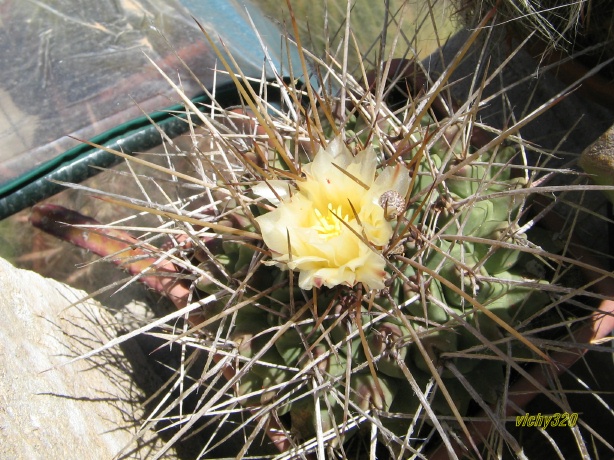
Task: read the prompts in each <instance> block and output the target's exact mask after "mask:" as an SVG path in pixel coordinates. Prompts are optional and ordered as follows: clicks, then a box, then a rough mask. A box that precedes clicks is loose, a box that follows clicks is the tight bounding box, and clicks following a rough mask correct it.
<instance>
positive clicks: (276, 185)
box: [252, 180, 294, 206]
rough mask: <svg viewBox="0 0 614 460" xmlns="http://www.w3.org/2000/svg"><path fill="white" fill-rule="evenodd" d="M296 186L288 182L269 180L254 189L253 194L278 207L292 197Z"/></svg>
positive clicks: (258, 184)
mask: <svg viewBox="0 0 614 460" xmlns="http://www.w3.org/2000/svg"><path fill="white" fill-rule="evenodd" d="M293 190H294V186H293V185H292V184H291V183H290V182H289V181H286V180H267V181H263V182H259V183H257V184H256V185H254V186H253V187H252V192H253V193H254V195H257V196H259V197H261V198H264V199H265V200H267V201H268V202H269V203H271V204H273V205H275V206H277V205H279V203H280V200H281V201H285V200H286V199H288V198H289V197H290V195H291V194H292V192H293Z"/></svg>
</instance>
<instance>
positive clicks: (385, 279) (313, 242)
mask: <svg viewBox="0 0 614 460" xmlns="http://www.w3.org/2000/svg"><path fill="white" fill-rule="evenodd" d="M353 90H354V91H355V94H353V95H352V98H353V100H354V101H355V102H354V104H346V106H347V107H351V108H349V109H348V110H347V112H345V113H343V114H341V115H339V114H337V115H335V116H334V117H333V116H331V115H330V113H328V114H327V112H326V111H327V110H330V108H331V107H333V106H335V105H337V106H338V105H339V102H340V101H337V100H336V99H335V97H336V96H335V95H327V98H328V101H327V104H328V105H326V106H319V107H317V110H316V111H315V112H308V113H307V114H306V115H303V117H302V118H299V119H297V120H295V121H294V123H293V124H288V122H287V120H278V121H275V120H274V119H266V120H265V119H264V118H263V117H259V118H260V119H258V117H256V116H254V115H253V112H245V113H243V112H234V113H233V114H232V116H233V117H237V116H240V117H241V119H242V120H243V122H244V123H245V122H247V124H248V125H249V126H251V127H252V128H253V129H252V130H250V133H251V132H256V133H257V132H262V131H263V128H262V126H261V123H263V122H266V123H269V128H270V127H271V126H275V131H274V132H272V133H271V132H269V133H267V135H266V136H264V138H263V140H261V139H257V137H256V136H254V135H253V134H247V135H245V138H244V139H242V141H243V142H237V140H236V136H235V137H229V138H228V139H227V140H225V144H223V146H222V148H223V149H224V151H223V153H221V152H220V153H219V155H221V156H222V157H223V158H226V159H227V160H228V159H232V161H234V163H231V162H230V161H229V162H228V166H229V169H228V170H226V171H224V170H218V169H216V173H217V174H219V175H220V177H224V178H226V177H230V176H233V177H234V179H232V180H230V179H226V182H225V183H223V186H222V187H221V188H220V189H219V190H217V191H215V194H214V199H216V201H215V212H209V213H208V214H209V218H208V220H203V221H202V222H201V223H200V224H201V226H202V227H203V228H204V229H207V227H208V225H210V224H209V223H210V222H211V227H209V228H210V230H209V231H210V232H211V231H212V233H211V234H210V235H209V236H207V237H199V236H198V233H196V234H195V235H196V237H195V238H194V239H195V242H196V243H197V244H195V243H194V242H192V244H191V247H192V251H193V253H192V254H193V255H192V257H193V260H194V263H193V266H194V270H193V273H194V275H195V276H194V279H195V286H196V288H197V291H196V293H197V294H198V292H200V293H201V294H200V296H201V297H206V296H211V295H213V296H215V301H214V302H212V303H209V304H208V305H207V306H206V307H204V308H203V313H202V314H203V319H204V321H203V323H202V324H204V326H202V327H200V326H199V336H200V340H203V341H204V342H205V343H206V346H207V349H209V350H213V351H214V352H215V353H223V355H224V357H225V358H224V359H226V361H227V363H228V365H229V366H233V369H234V375H233V378H232V380H231V382H232V391H233V395H234V397H233V399H232V401H233V402H234V403H235V404H239V407H242V408H244V410H247V411H249V412H251V413H254V414H259V416H260V417H264V416H266V417H269V418H270V419H273V420H276V421H278V423H279V429H280V430H282V431H283V432H284V433H285V436H286V437H287V438H288V439H290V440H291V445H293V446H295V448H296V449H299V451H302V452H305V451H309V449H310V447H308V446H312V447H311V448H315V447H313V446H316V445H320V446H323V445H326V446H328V448H333V449H334V448H338V447H339V446H341V445H342V443H343V442H346V441H351V439H352V437H353V436H355V435H356V433H361V432H364V429H363V428H364V427H365V426H369V427H371V429H375V431H376V432H378V433H379V435H380V437H381V438H383V439H386V440H388V441H389V442H388V446H389V448H390V449H393V450H395V451H396V450H398V449H401V448H402V447H403V446H404V443H405V442H406V441H405V439H409V437H411V435H412V433H413V434H414V436H415V435H417V434H418V433H420V427H422V429H423V428H424V426H426V427H429V426H430V427H433V426H434V427H435V428H436V429H437V430H443V428H442V427H441V424H439V422H438V419H439V418H440V417H452V419H456V420H457V423H459V424H461V425H462V420H463V417H464V416H466V415H467V414H468V413H469V410H470V407H471V406H472V405H475V403H476V400H477V401H479V404H482V405H484V404H486V405H488V404H494V403H495V402H496V401H497V400H498V399H499V398H500V397H501V395H502V394H503V392H504V386H505V384H506V372H508V371H509V369H510V368H513V367H514V366H518V364H517V362H520V361H522V360H523V359H524V360H526V359H532V358H535V357H538V356H542V357H543V353H542V352H541V351H540V350H539V349H537V348H536V347H535V346H534V345H533V344H532V343H531V342H530V341H528V340H527V339H525V338H524V337H523V336H522V333H521V332H518V331H522V328H523V327H524V326H525V325H526V324H527V323H528V322H529V321H531V320H532V319H533V318H534V317H536V316H538V315H539V313H540V311H541V310H542V309H543V308H544V307H546V306H547V305H548V304H549V303H550V296H549V295H548V293H547V291H548V289H547V286H548V283H547V282H546V281H543V280H540V279H537V278H536V276H535V274H531V273H530V272H529V271H528V270H527V268H526V267H527V262H528V261H529V259H531V256H528V255H526V254H524V253H523V251H522V248H523V247H528V246H529V245H530V243H529V241H528V239H527V236H526V235H525V234H524V233H523V232H522V231H521V224H520V220H521V218H522V215H523V206H524V203H525V196H526V193H524V192H523V189H524V188H525V187H526V185H527V177H525V176H523V175H522V174H521V175H517V174H515V173H514V171H515V169H514V167H513V165H514V163H515V162H517V161H518V159H517V158H516V155H517V149H515V148H514V147H512V146H504V145H501V144H497V145H496V146H495V147H493V148H490V149H479V148H478V147H475V146H472V145H470V143H468V142H467V141H466V139H468V133H467V132H466V127H465V126H464V125H463V124H461V123H460V122H457V121H453V120H452V119H450V118H439V119H436V118H434V117H431V116H429V115H425V116H423V117H422V118H421V119H420V120H417V122H416V123H415V126H414V128H413V129H408V128H407V126H408V123H404V122H403V121H402V120H399V119H398V117H396V116H395V115H394V114H393V113H392V112H391V111H390V110H389V108H388V107H387V106H386V104H381V105H380V106H379V110H380V112H379V113H378V114H377V115H376V116H374V115H373V110H372V109H373V107H375V106H376V103H375V101H374V99H373V95H371V94H370V93H368V92H365V91H364V90H363V89H361V87H360V86H359V85H356V86H355V87H354V88H353ZM257 103H258V104H261V103H263V102H262V101H260V100H258V102H257ZM327 115H328V118H327ZM275 123H279V125H283V126H284V128H285V129H286V130H287V131H286V132H283V131H280V130H279V128H278V125H276V124H275ZM309 126H311V127H313V129H314V130H316V129H317V130H318V131H317V133H316V132H314V131H311V132H307V127H309ZM316 127H317V128H316ZM272 136H274V137H272ZM218 166H219V165H218ZM231 168H232V169H231ZM218 184H219V182H218ZM208 206H211V205H208ZM229 357H232V358H229ZM391 440H392V442H390V441H391ZM301 446H302V447H301ZM301 449H303V450H301Z"/></svg>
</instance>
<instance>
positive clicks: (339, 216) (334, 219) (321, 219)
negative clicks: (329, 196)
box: [313, 203, 350, 241]
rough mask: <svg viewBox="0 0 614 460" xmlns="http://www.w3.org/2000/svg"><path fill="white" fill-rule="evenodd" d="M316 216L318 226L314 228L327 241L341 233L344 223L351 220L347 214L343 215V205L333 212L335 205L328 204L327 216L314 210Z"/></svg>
mask: <svg viewBox="0 0 614 460" xmlns="http://www.w3.org/2000/svg"><path fill="white" fill-rule="evenodd" d="M313 212H314V214H315V215H316V222H317V223H316V225H314V226H313V228H314V229H315V230H316V231H317V232H318V233H319V234H320V236H321V237H322V238H324V239H325V240H327V241H328V240H329V239H330V238H333V237H335V236H337V235H339V234H340V233H341V229H342V228H343V225H344V224H343V223H342V222H341V220H343V221H344V222H348V221H349V220H350V216H349V215H348V214H346V215H345V216H344V215H343V209H342V208H341V205H339V206H337V209H336V210H333V204H332V203H328V207H327V210H326V215H324V214H322V212H320V210H319V209H317V208H316V209H314V211H313Z"/></svg>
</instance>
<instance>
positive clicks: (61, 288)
mask: <svg viewBox="0 0 614 460" xmlns="http://www.w3.org/2000/svg"><path fill="white" fill-rule="evenodd" d="M0 290H1V292H2V296H1V297H0V312H1V313H2V319H3V322H2V326H1V327H0V458H3V459H22V458H23V459H36V458H62V459H85V458H96V459H111V458H115V457H116V456H117V455H118V454H120V452H122V451H123V454H121V455H122V456H125V457H126V458H147V457H149V456H151V454H152V452H154V451H156V450H158V449H159V448H160V447H161V446H162V441H161V440H160V439H158V438H156V437H155V435H152V434H146V436H145V437H144V438H143V439H140V440H138V441H135V440H134V435H135V434H136V433H137V431H138V428H139V426H140V424H141V421H142V420H143V419H144V409H143V407H142V406H141V404H140V402H141V401H143V400H144V399H145V397H146V395H145V394H144V392H143V390H142V389H140V388H139V387H137V386H136V385H135V384H134V379H133V378H132V375H134V373H138V374H139V376H140V377H144V376H146V374H147V373H148V372H150V373H151V371H150V370H149V367H148V363H147V361H146V359H145V358H144V356H143V353H142V352H141V351H140V349H139V347H138V345H136V344H134V343H133V344H130V343H128V344H127V345H126V346H123V347H122V348H121V349H120V348H117V347H115V348H112V349H110V350H107V351H105V352H103V353H101V354H97V355H95V356H94V357H92V358H90V359H87V360H78V361H75V362H72V363H69V364H66V363H68V362H69V361H70V360H72V359H73V358H75V357H77V356H79V355H81V354H83V353H85V352H87V351H89V350H91V349H93V348H97V347H99V346H100V345H101V344H103V343H106V342H108V341H109V340H110V339H112V338H114V337H116V336H117V334H118V327H117V324H116V321H115V319H114V318H113V316H111V315H110V314H109V313H108V312H106V311H105V309H104V308H103V307H101V305H100V304H98V303H97V302H94V301H91V300H89V301H86V302H79V300H80V299H82V298H84V297H86V294H85V293H84V292H82V291H77V290H74V289H72V288H69V287H67V286H66V285H64V284H61V283H59V282H56V281H53V280H49V279H45V278H43V277H41V276H39V275H37V274H35V273H33V272H28V271H25V270H20V269H16V268H14V267H13V266H12V265H10V264H9V263H8V262H6V261H5V260H3V259H0ZM146 377H147V376H146ZM149 377H151V379H155V376H154V375H150V376H149ZM151 379H150V380H151ZM124 449H125V450H124ZM171 457H174V454H172V453H171V454H169V457H168V458H171Z"/></svg>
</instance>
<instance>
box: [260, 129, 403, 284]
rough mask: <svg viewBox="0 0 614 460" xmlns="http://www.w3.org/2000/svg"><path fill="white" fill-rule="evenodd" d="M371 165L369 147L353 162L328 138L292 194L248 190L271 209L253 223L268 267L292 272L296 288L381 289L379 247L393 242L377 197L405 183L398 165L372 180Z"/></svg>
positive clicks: (278, 189) (399, 191) (280, 185)
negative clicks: (269, 259)
mask: <svg viewBox="0 0 614 460" xmlns="http://www.w3.org/2000/svg"><path fill="white" fill-rule="evenodd" d="M376 166H377V158H376V155H375V152H374V150H373V148H371V147H369V148H367V149H365V150H363V151H361V152H359V153H358V154H357V155H356V156H353V155H352V153H351V152H350V151H349V150H348V149H347V147H346V146H345V144H344V143H343V141H341V140H340V139H335V140H333V141H332V142H331V143H330V145H329V146H328V148H327V149H324V148H321V149H320V151H319V152H318V153H317V155H316V156H315V159H314V161H313V162H312V163H309V164H307V165H304V166H303V172H304V174H305V179H304V180H303V181H300V182H299V183H298V184H297V187H298V189H295V188H294V187H292V186H291V185H290V184H289V183H288V182H286V181H268V182H266V183H262V184H259V185H257V186H256V187H254V193H256V194H257V195H260V196H262V197H265V198H268V199H269V201H271V202H272V203H274V204H277V208H276V209H274V210H273V211H271V212H269V213H267V214H264V215H262V216H260V217H258V218H257V219H256V220H257V221H258V224H259V226H260V230H261V233H262V238H263V240H264V243H265V244H266V245H267V246H268V248H269V249H270V250H271V253H272V259H273V263H275V264H276V265H278V266H281V267H283V268H286V267H287V268H289V269H291V270H298V272H299V281H298V284H299V286H300V287H301V288H302V289H311V288H312V287H313V286H315V287H321V286H327V287H333V286H337V285H340V284H345V285H348V286H354V284H356V283H363V285H365V287H366V288H367V289H381V288H383V287H384V280H385V277H386V272H385V266H386V262H385V260H384V257H383V256H382V254H381V249H382V248H383V247H385V246H386V245H387V244H388V243H389V241H390V238H391V237H392V234H393V227H392V224H391V222H390V221H389V219H390V217H394V213H389V211H390V208H389V207H387V208H388V209H387V210H384V208H383V207H382V206H386V204H387V199H382V195H384V196H385V197H387V196H390V195H393V196H396V197H399V196H400V197H403V198H405V197H406V195H407V191H408V189H409V182H410V180H409V173H408V171H407V169H406V168H405V166H403V165H402V164H398V163H397V164H396V165H394V166H389V167H387V168H385V169H384V170H383V171H382V172H381V173H380V174H379V175H376ZM273 190H274V192H273ZM280 200H281V201H280ZM390 214H393V215H392V216H391V215H390ZM365 240H366V241H368V242H369V245H367V244H365V242H364V241H365Z"/></svg>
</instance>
